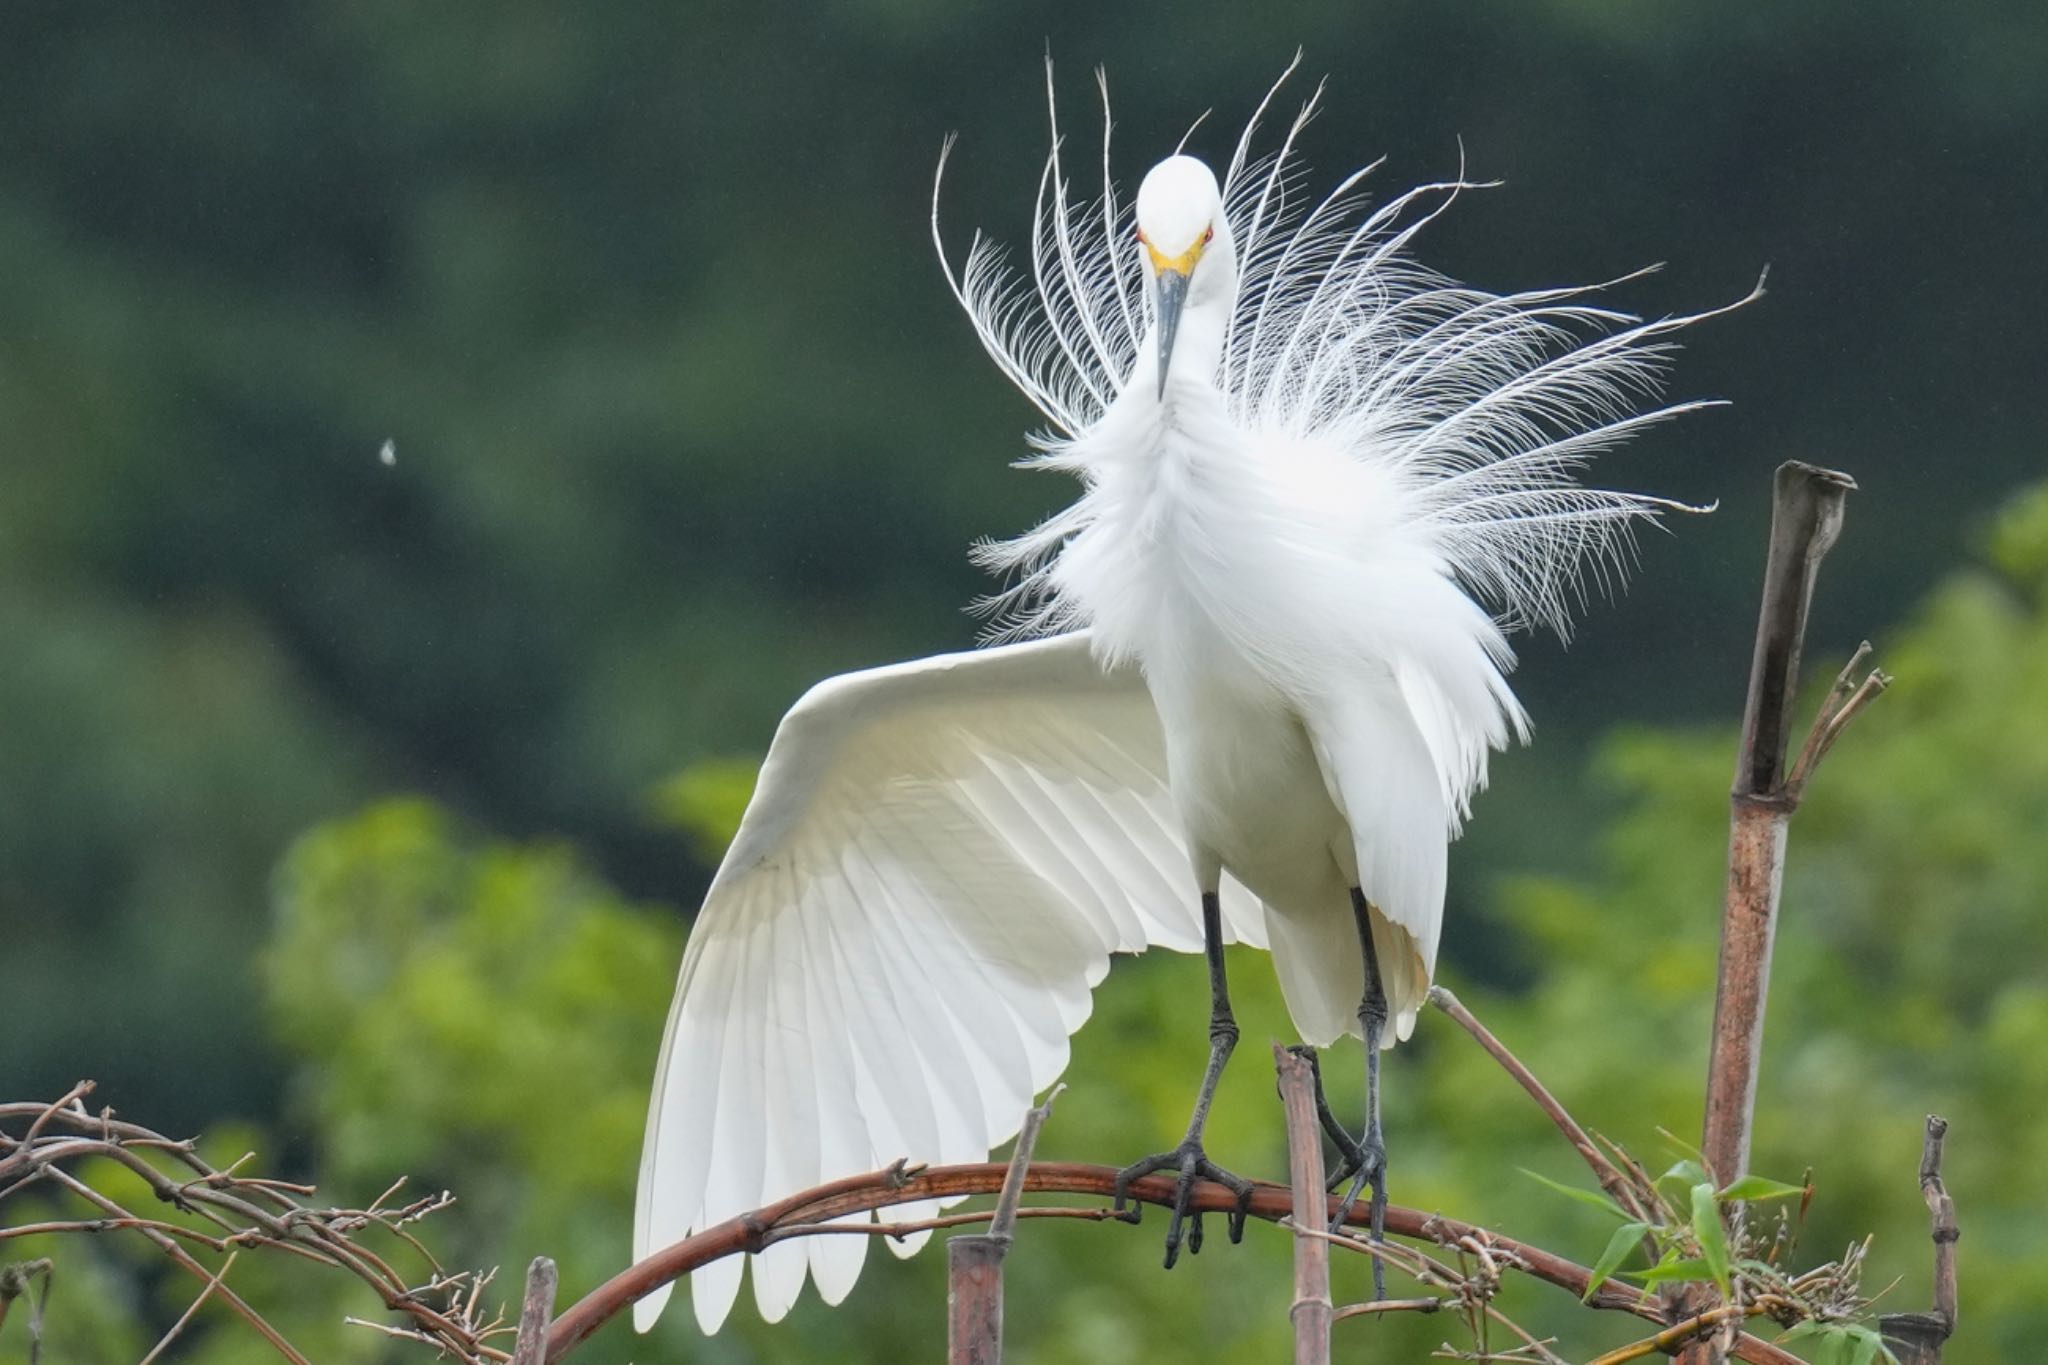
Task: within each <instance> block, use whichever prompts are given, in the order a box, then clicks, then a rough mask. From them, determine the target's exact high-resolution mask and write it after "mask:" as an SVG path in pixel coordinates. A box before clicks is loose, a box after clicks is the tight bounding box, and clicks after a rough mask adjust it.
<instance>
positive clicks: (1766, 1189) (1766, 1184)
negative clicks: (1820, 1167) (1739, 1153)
mask: <svg viewBox="0 0 2048 1365" xmlns="http://www.w3.org/2000/svg"><path fill="white" fill-rule="evenodd" d="M1805 1193H1806V1187H1805V1186H1804V1185H1787V1184H1786V1183H1785V1182H1784V1181H1782V1180H1770V1179H1767V1178H1765V1177H1764V1176H1760V1175H1746V1176H1743V1177H1742V1178H1741V1179H1740V1180H1736V1181H1733V1182H1731V1183H1730V1184H1729V1185H1728V1186H1727V1187H1726V1188H1725V1189H1723V1190H1722V1191H1721V1193H1720V1195H1719V1198H1720V1199H1721V1200H1722V1201H1723V1202H1726V1201H1730V1200H1741V1201H1743V1202H1745V1203H1748V1202H1754V1201H1755V1200H1759V1199H1792V1198H1795V1197H1797V1196H1799V1195H1802V1194H1805Z"/></svg>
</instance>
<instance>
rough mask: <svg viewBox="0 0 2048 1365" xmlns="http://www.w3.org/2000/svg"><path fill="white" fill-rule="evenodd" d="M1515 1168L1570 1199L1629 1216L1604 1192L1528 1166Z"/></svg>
mask: <svg viewBox="0 0 2048 1365" xmlns="http://www.w3.org/2000/svg"><path fill="white" fill-rule="evenodd" d="M1515 1169H1516V1170H1518V1171H1520V1172H1521V1173H1522V1174H1523V1175H1526V1176H1528V1177H1529V1178H1530V1179H1531V1180H1533V1181H1535V1182H1536V1183H1537V1184H1539V1185H1541V1186H1543V1187H1544V1188H1545V1189H1550V1190H1556V1191H1557V1192H1558V1193H1559V1194H1561V1195H1564V1196H1565V1197H1567V1198H1569V1199H1576V1200H1578V1201H1579V1202H1580V1203H1581V1204H1585V1205H1588V1206H1590V1207H1592V1208H1596V1209H1598V1210H1600V1211H1601V1212H1602V1213H1605V1214H1609V1215H1611V1216H1613V1217H1615V1218H1626V1217H1628V1212H1627V1211H1626V1210H1625V1209H1623V1208H1622V1207H1621V1206H1620V1205H1619V1204H1616V1203H1615V1202H1614V1201H1613V1200H1612V1199H1609V1198H1608V1197H1607V1196H1606V1195H1604V1194H1596V1193H1595V1192H1594V1191H1592V1190H1582V1189H1580V1188H1579V1187H1578V1186H1576V1185H1567V1184H1565V1183H1564V1182H1563V1181H1561V1180H1552V1179H1551V1178H1550V1177H1549V1176H1547V1175H1538V1174H1536V1172H1534V1171H1532V1170H1530V1169H1529V1168H1528V1167H1526V1166H1518V1167H1516V1168H1515Z"/></svg>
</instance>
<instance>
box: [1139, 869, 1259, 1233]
mask: <svg viewBox="0 0 2048 1365" xmlns="http://www.w3.org/2000/svg"><path fill="white" fill-rule="evenodd" d="M1202 952H1203V955H1204V956H1205V957H1206V958H1207V959H1208V964H1209V1065H1208V1067H1207V1069H1206V1070H1204V1071H1203V1073H1202V1088H1201V1090H1200V1091H1199V1092H1198V1093H1197V1094H1196V1096H1195V1113H1194V1117H1193V1118H1191V1119H1189V1120H1188V1132H1187V1136H1186V1137H1184V1138H1182V1139H1181V1144H1180V1146H1178V1147H1176V1148H1174V1149H1173V1150H1172V1151H1170V1152H1155V1153H1153V1154H1152V1155H1151V1156H1148V1157H1142V1158H1140V1159H1139V1160H1137V1161H1134V1162H1132V1163H1131V1164H1130V1165H1128V1166H1126V1167H1124V1168H1123V1169H1122V1170H1121V1171H1118V1172H1117V1174H1116V1184H1115V1190H1114V1193H1115V1200H1114V1202H1113V1203H1112V1205H1111V1207H1112V1208H1114V1209H1115V1210H1116V1211H1117V1212H1118V1213H1121V1212H1123V1208H1124V1200H1125V1199H1126V1198H1127V1197H1128V1194H1127V1192H1128V1190H1129V1189H1130V1184H1131V1182H1132V1181H1133V1180H1136V1179H1138V1178H1139V1177H1141V1176H1147V1175H1151V1174H1152V1173H1153V1172H1155V1171H1173V1172H1174V1173H1175V1174H1176V1175H1177V1176H1178V1177H1179V1179H1178V1181H1177V1182H1176V1184H1175V1186H1174V1196H1173V1217H1172V1220H1171V1221H1170V1222H1168V1223H1167V1225H1166V1268H1167V1269H1168V1270H1171V1269H1173V1263H1174V1262H1175V1261H1177V1260H1179V1259H1180V1247H1181V1228H1182V1225H1183V1223H1184V1222H1186V1220H1187V1219H1188V1214H1189V1208H1188V1206H1189V1204H1190V1203H1191V1202H1192V1200H1193V1197H1194V1189H1195V1182H1196V1181H1197V1180H1213V1181H1215V1182H1216V1183H1218V1184H1220V1185H1224V1186H1226V1187H1228V1188H1229V1190H1230V1192H1231V1193H1232V1194H1234V1195H1236V1196H1237V1207H1236V1208H1235V1209H1233V1210H1232V1211H1231V1212H1230V1213H1229V1214H1228V1215H1227V1217H1228V1227H1229V1231H1230V1240H1231V1241H1233V1242H1241V1241H1243V1240H1244V1220H1245V1217H1246V1215H1247V1214H1248V1213H1249V1212H1250V1210H1251V1200H1252V1183H1251V1182H1250V1181H1249V1180H1246V1179H1244V1178H1243V1177H1242V1176H1238V1175H1233V1174H1231V1173H1230V1172H1229V1171H1226V1170H1224V1169H1223V1168H1222V1167H1220V1166H1218V1165H1217V1164H1216V1163H1215V1162H1213V1161H1211V1160H1209V1154H1208V1152H1207V1151H1205V1150H1204V1149H1203V1146H1202V1132H1203V1130H1204V1129H1205V1128H1207V1127H1208V1124H1209V1106H1210V1104H1211V1103H1213V1102H1214V1101H1215V1098H1216V1083H1217V1082H1218V1081H1219V1080H1221V1079H1222V1078H1223V1065H1224V1063H1226V1062H1228V1061H1229V1060H1230V1054H1231V1052H1232V1051H1234V1050H1235V1049H1236V1047H1237V1019H1236V1017H1235V1016H1234V1015H1232V1014H1231V1012H1230V980H1229V978H1228V976H1227V975H1225V972H1224V967H1223V909H1222V903H1221V902H1220V901H1219V900H1218V899H1217V896H1216V893H1215V892H1214V891H1205V892H1203V893H1202ZM1132 1221H1133V1222H1135V1221H1137V1206H1135V1205H1134V1206H1133V1208H1132ZM1187 1246H1188V1250H1189V1251H1190V1252H1200V1251H1201V1249H1202V1215H1201V1214H1200V1213H1196V1214H1194V1218H1193V1222H1192V1224H1191V1225H1190V1226H1189V1228H1188V1234H1187Z"/></svg>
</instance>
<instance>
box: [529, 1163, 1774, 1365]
mask: <svg viewBox="0 0 2048 1365" xmlns="http://www.w3.org/2000/svg"><path fill="white" fill-rule="evenodd" d="M1008 1171H1009V1166H1008V1164H1007V1163H1004V1162H982V1163H978V1164H974V1165H965V1166H936V1167H931V1168H925V1169H920V1168H907V1167H903V1166H901V1165H899V1166H896V1167H892V1168H891V1169H889V1170H887V1171H877V1172H874V1173H873V1174H870V1175H860V1176H852V1177H849V1178H848V1179H845V1180H839V1181H834V1182H832V1183H831V1184H828V1185H820V1186H818V1187H817V1188H816V1189H812V1190H805V1191H803V1192H802V1193H800V1194H794V1195H791V1196H790V1197H789V1198H787V1199H784V1200H781V1201H779V1202H777V1203H774V1204H770V1205H767V1206H766V1207H764V1208H760V1209H756V1210H755V1211H753V1212H752V1213H745V1214H741V1215H740V1216H739V1217H737V1218H729V1219H727V1220H726V1221H725V1222H723V1223H719V1224H717V1225H716V1226H714V1227H709V1228H706V1229H705V1230H704V1231H702V1232H699V1233H697V1234H696V1235H694V1236H692V1237H686V1238H684V1239H683V1240H682V1241H680V1242H676V1243H674V1244H673V1245H670V1246H667V1247H664V1248H663V1249H662V1250H660V1251H657V1252H655V1253H654V1254H653V1255H652V1256H649V1257H647V1258H646V1259H645V1260H643V1261H640V1262H638V1263H636V1264H634V1265H632V1266H629V1267H627V1268H626V1269H625V1270H622V1271H620V1272H619V1273H618V1274H617V1275H614V1276H613V1277H612V1278H611V1279H609V1280H607V1281H606V1282H605V1283H603V1284H602V1285H599V1286H598V1287H597V1288H596V1289H593V1290H592V1291H591V1292H590V1293H588V1294H586V1295H584V1296H583V1298H582V1299H580V1300H578V1301H577V1302H576V1303H574V1304H572V1305H571V1306H570V1307H569V1308H568V1309H567V1310H566V1311H564V1312H563V1313H562V1315H561V1316H560V1317H558V1318H556V1319H555V1322H554V1326H553V1327H552V1328H550V1329H549V1332H548V1354H547V1358H548V1361H549V1363H550V1365H553V1363H554V1362H557V1361H559V1360H561V1359H562V1358H563V1357H564V1356H566V1355H568V1354H569V1352H571V1351H572V1350H574V1349H575V1348H576V1347H577V1346H578V1345H579V1344H580V1343H582V1342H583V1341H584V1340H586V1339H587V1338H588V1337H589V1336H590V1335H591V1333H593V1332H595V1331H596V1330H597V1329H598V1328H600V1327H602V1326H603V1325H604V1324H605V1323H606V1322H608V1321H610V1320H611V1319H612V1318H613V1317H615V1316H617V1315H618V1314H619V1313H621V1312H623V1311H625V1309H626V1307H627V1306H628V1305H630V1304H631V1303H633V1302H634V1301H635V1300H636V1299H640V1298H643V1297H645V1296H646V1295H648V1294H650V1293H652V1292H653V1291H654V1290H656V1289H658V1288H660V1287H661V1286H662V1285H665V1284H668V1283H671V1282H672V1281H675V1280H678V1279H681V1278H682V1277H683V1276H685V1275H687V1274H689V1273H690V1272H691V1271H693V1270H696V1269H697V1268H698V1267H700V1266H703V1265H707V1264H709V1263H710V1262H712V1261H715V1260H718V1259H720V1258H721V1257H725V1256H733V1255H738V1254H740V1253H742V1252H749V1251H757V1250H759V1249H760V1248H761V1247H762V1246H764V1245H766V1242H767V1239H768V1238H769V1236H770V1235H771V1233H773V1232H774V1231H775V1230H776V1229H777V1228H779V1227H781V1226H782V1225H784V1224H787V1223H792V1222H799V1223H817V1222H824V1221H826V1220H828V1219H832V1218H837V1217H841V1216H843V1215H846V1214H850V1213H862V1212H870V1211H872V1210H875V1209H881V1208H888V1207H891V1206H893V1205H896V1204H906V1203H913V1202H916V1201H919V1200H926V1199H944V1198H951V1197H953V1196H957V1195H975V1194H994V1193H996V1192H997V1191H998V1190H1000V1189H1001V1188H1002V1184H1003V1179H1004V1177H1005V1175H1006V1174H1007V1173H1008ZM1116 1174H1117V1173H1116V1168H1115V1167H1113V1166H1095V1165H1084V1164H1080V1163H1075V1162H1040V1163H1037V1164H1034V1165H1033V1166H1031V1167H1030V1168H1029V1169H1028V1170H1027V1171H1026V1172H1025V1175H1024V1191H1025V1193H1027V1194H1078V1195H1092V1196H1095V1197H1097V1198H1101V1199H1108V1198H1111V1197H1112V1196H1113V1194H1114V1192H1115V1183H1116ZM1256 1186H1257V1187H1256V1188H1255V1190H1254V1191H1253V1193H1252V1200H1251V1207H1250V1213H1251V1215H1252V1216H1253V1217H1255V1218H1260V1219H1263V1220H1265V1221H1267V1222H1278V1221H1279V1220H1280V1219H1282V1218H1285V1217H1288V1216H1289V1215H1290V1214H1291V1213H1292V1200H1293V1194H1292V1192H1291V1191H1290V1190H1289V1189H1288V1188H1287V1187H1286V1186H1284V1185H1274V1184H1269V1183H1265V1182H1256ZM1173 1195H1174V1179H1173V1177H1171V1176H1167V1175H1151V1176H1146V1177H1144V1178H1142V1179H1139V1180H1135V1181H1132V1182H1131V1185H1130V1190H1129V1197H1130V1198H1132V1199H1134V1200H1136V1201H1137V1202H1139V1203H1141V1204H1156V1205H1159V1206H1161V1207H1171V1206H1172V1203H1173ZM1236 1207H1237V1196H1236V1195H1234V1194H1232V1193H1231V1192H1230V1190H1228V1189H1227V1188H1225V1187H1224V1186H1222V1185H1217V1184H1213V1183H1210V1182H1207V1181H1204V1182H1201V1183H1200V1184H1197V1185H1196V1186H1195V1189H1194V1194H1193V1199H1192V1202H1191V1203H1190V1205H1189V1211H1190V1212H1202V1213H1218V1214H1220V1213H1226V1212H1228V1211H1230V1210H1232V1209H1234V1208H1236ZM1330 1212H1331V1213H1332V1214H1334V1213H1335V1212H1336V1204H1335V1201H1334V1200H1332V1201H1331V1204H1330ZM1346 1221H1347V1222H1349V1223H1350V1224H1351V1225H1353V1226H1359V1227H1363V1226H1365V1224H1366V1213H1365V1211H1364V1210H1363V1209H1355V1210H1353V1211H1352V1213H1351V1215H1350V1216H1349V1217H1348V1218H1347V1220H1346ZM1387 1230H1388V1231H1389V1232H1391V1233H1394V1234H1396V1235H1398V1236H1402V1237H1412V1238H1415V1239H1416V1240H1418V1241H1423V1242H1430V1243H1434V1244H1438V1245H1456V1244H1457V1243H1458V1242H1459V1240H1460V1239H1462V1238H1468V1237H1483V1238H1484V1240H1485V1241H1486V1242H1487V1243H1489V1244H1490V1245H1491V1246H1493V1247H1494V1248H1496V1249H1498V1250H1501V1251H1505V1252H1508V1253H1511V1254H1512V1256H1513V1258H1514V1261H1515V1268H1516V1269H1518V1270H1520V1271H1522V1272H1523V1273H1525V1274H1527V1275H1529V1276H1531V1277H1532V1278H1534V1279H1538V1280H1542V1281H1544V1282H1545V1283H1547V1284H1552V1285H1555V1286H1556V1287H1558V1288H1559V1289H1562V1290H1564V1291H1565V1292H1567V1293H1569V1294H1571V1295H1572V1296H1573V1297H1575V1298H1577V1297H1581V1296H1583V1295H1584V1294H1585V1292H1586V1286H1587V1284H1588V1283H1590V1281H1591V1278H1592V1276H1591V1272H1590V1271H1588V1270H1587V1268H1586V1267H1585V1266H1582V1265H1580V1264H1578V1263H1577V1262H1576V1261H1571V1260H1567V1259H1566V1258H1565V1257H1562V1256H1558V1255H1556V1254H1554V1253H1552V1252H1549V1251H1545V1250H1543V1249H1542V1248H1541V1247H1536V1246H1530V1245H1528V1244H1527V1243H1523V1242H1518V1241H1516V1240H1514V1239H1513V1238H1510V1237H1503V1236H1501V1235H1500V1234H1498V1233H1492V1232H1484V1231H1483V1230H1482V1229H1480V1228H1477V1227H1475V1226H1473V1225H1472V1224H1470V1223H1464V1222H1460V1221H1458V1220H1457V1219H1455V1218H1446V1217H1444V1216H1443V1215H1441V1214H1434V1213H1423V1212H1421V1211H1419V1210H1416V1209H1411V1208H1404V1207H1402V1206H1401V1205H1398V1204H1390V1205H1388V1207H1387ZM1588 1303H1589V1304H1590V1306H1592V1307H1594V1308H1599V1309H1607V1310H1612V1311H1619V1312H1624V1313H1633V1314H1635V1315H1636V1316H1638V1317H1642V1318H1647V1319H1650V1320H1652V1321H1656V1320H1658V1315H1659V1313H1660V1311H1661V1304H1660V1303H1659V1301H1658V1299H1657V1298H1656V1297H1655V1296H1654V1295H1650V1294H1646V1293H1644V1292H1643V1291H1642V1290H1639V1289H1634V1288H1631V1287H1628V1286H1625V1285H1617V1284H1611V1283H1610V1284H1608V1285H1603V1286H1602V1287H1601V1288H1600V1289H1599V1290H1598V1291H1597V1292H1595V1293H1594V1294H1593V1295H1592V1297H1591V1298H1590V1299H1589V1300H1588ZM1735 1353H1736V1354H1737V1355H1738V1356H1739V1357H1740V1358H1741V1359H1743V1360H1746V1361H1750V1362H1752V1365H1800V1362H1799V1360H1798V1358H1797V1357H1796V1356H1792V1355H1790V1354H1788V1353H1786V1352H1784V1351H1781V1350H1779V1349H1778V1348H1777V1347H1775V1346H1772V1345H1770V1344H1769V1343H1768V1342H1764V1341H1760V1340H1758V1339H1757V1338H1755V1337H1749V1336H1745V1337H1743V1338H1741V1339H1740V1341H1739V1342H1738V1343H1737V1347H1736V1352H1735Z"/></svg>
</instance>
